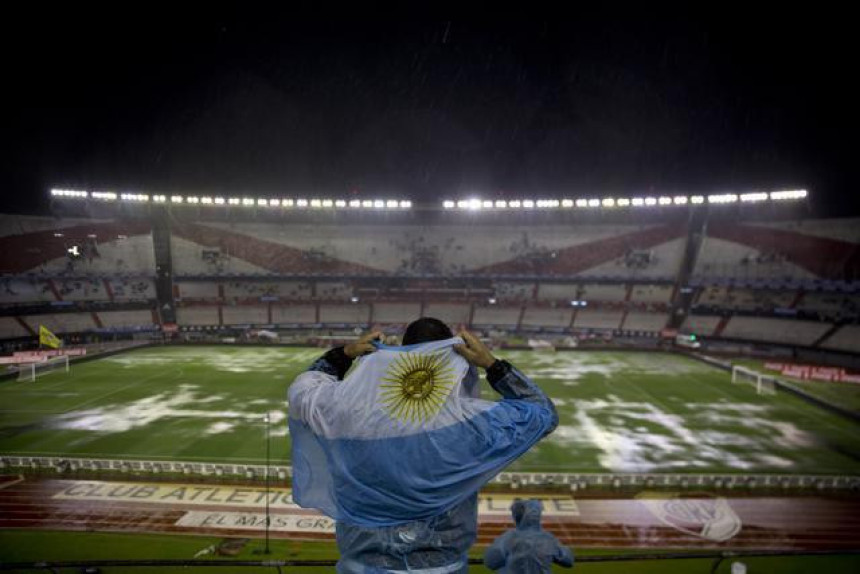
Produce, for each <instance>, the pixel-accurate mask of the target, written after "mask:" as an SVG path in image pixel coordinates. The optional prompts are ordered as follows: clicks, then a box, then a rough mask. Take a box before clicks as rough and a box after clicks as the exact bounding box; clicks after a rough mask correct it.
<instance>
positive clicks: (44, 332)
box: [39, 325, 63, 349]
mask: <svg viewBox="0 0 860 574" xmlns="http://www.w3.org/2000/svg"><path fill="white" fill-rule="evenodd" d="M39 344H40V345H47V346H49V347H51V348H52V349H59V348H60V345H62V344H63V342H62V341H61V340H60V338H59V337H57V336H56V335H54V334H53V333H51V332H50V331H49V330H48V328H47V327H45V326H44V325H39Z"/></svg>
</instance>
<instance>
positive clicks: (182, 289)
mask: <svg viewBox="0 0 860 574" xmlns="http://www.w3.org/2000/svg"><path fill="white" fill-rule="evenodd" d="M175 289H176V293H177V296H178V297H179V298H180V299H217V298H218V283H215V282H214V281H182V282H179V283H177V284H176V285H175Z"/></svg>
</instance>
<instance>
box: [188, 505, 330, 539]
mask: <svg viewBox="0 0 860 574" xmlns="http://www.w3.org/2000/svg"><path fill="white" fill-rule="evenodd" d="M269 518H270V523H269V524H270V526H269V530H271V531H272V532H305V533H307V532H317V533H323V534H334V520H332V519H331V518H326V517H324V516H296V515H292V514H270V515H269ZM175 524H176V526H185V527H188V528H220V529H225V530H265V529H266V515H265V514H264V513H262V512H205V511H200V510H191V511H189V512H186V513H185V514H184V515H183V516H182V517H181V518H180V519H179V520H177V521H176V523H175Z"/></svg>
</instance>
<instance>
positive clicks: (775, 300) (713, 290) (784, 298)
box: [696, 286, 798, 311]
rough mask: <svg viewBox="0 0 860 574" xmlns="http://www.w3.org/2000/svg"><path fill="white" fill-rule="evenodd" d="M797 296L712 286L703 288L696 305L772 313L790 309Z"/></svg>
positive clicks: (763, 290)
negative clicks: (776, 310) (780, 309)
mask: <svg viewBox="0 0 860 574" xmlns="http://www.w3.org/2000/svg"><path fill="white" fill-rule="evenodd" d="M797 296H798V295H797V291H772V290H767V289H745V288H733V287H719V286H714V287H706V288H704V289H703V290H702V291H701V293H700V296H699V299H698V301H697V303H696V304H697V305H702V306H707V307H717V308H722V309H730V310H738V311H772V310H774V309H779V308H788V307H790V306H791V305H792V304H793V302H794V301H795V300H796V299H797Z"/></svg>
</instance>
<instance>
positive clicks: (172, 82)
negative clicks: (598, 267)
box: [0, 5, 860, 215]
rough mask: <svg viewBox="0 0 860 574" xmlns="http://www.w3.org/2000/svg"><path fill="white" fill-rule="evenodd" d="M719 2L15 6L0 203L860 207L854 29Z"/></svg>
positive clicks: (7, 48)
mask: <svg viewBox="0 0 860 574" xmlns="http://www.w3.org/2000/svg"><path fill="white" fill-rule="evenodd" d="M786 7H787V5H784V6H783V7H782V8H781V10H782V9H784V8H786ZM142 8H143V7H142V6H141V9H142ZM717 8H719V9H720V10H722V11H723V12H722V13H720V14H701V15H699V16H696V17H692V16H688V15H684V14H680V13H675V12H664V13H657V12H653V11H651V12H647V13H646V12H641V13H627V12H624V11H622V10H617V11H616V13H615V14H613V15H612V16H611V17H607V15H597V14H577V13H572V14H569V15H567V16H565V17H561V16H547V15H543V14H528V13H524V14H522V15H521V16H520V15H518V16H517V18H510V19H508V20H507V21H502V22H488V21H485V20H481V21H474V20H473V21H468V22H465V21H458V20H450V21H449V20H438V21H423V22H415V21H412V22H397V21H388V20H383V19H373V18H370V17H369V15H368V14H365V15H364V16H363V17H362V18H361V19H347V18H343V19H338V20H323V19H309V18H306V17H304V16H301V17H299V16H295V15H291V16H284V15H274V14H266V13H261V12H258V13H257V14H255V15H254V16H253V17H251V16H248V15H239V14H235V13H230V14H228V13H211V12H206V13H202V12H201V13H197V14H193V15H190V14H186V15H181V14H176V13H172V12H171V13H160V12H156V11H155V10H153V13H147V14H143V13H134V12H128V13H123V14H122V15H118V14H114V15H110V14H106V13H99V14H82V13H78V12H71V13H66V14H61V13H56V12H51V13H50V15H48V14H45V13H32V14H28V15H21V16H20V17H16V18H14V19H10V20H9V21H7V23H6V30H4V34H3V36H4V37H3V39H2V40H0V42H2V44H3V59H4V64H5V65H4V70H3V72H2V73H3V76H4V79H5V81H4V84H5V90H4V91H5V95H6V102H5V104H4V107H5V112H6V113H5V114H4V115H5V116H6V119H5V122H4V123H5V124H6V125H5V127H4V130H3V136H2V139H3V150H2V157H3V159H2V161H3V164H4V167H3V170H2V171H3V173H2V176H3V178H2V179H3V189H4V209H5V210H16V211H33V210H36V209H39V208H40V207H42V208H43V207H44V204H45V194H46V191H47V189H48V188H50V187H52V186H63V187H70V188H78V189H111V190H117V191H125V190H128V191H137V190H140V191H149V192H183V193H207V192H208V193H225V194H249V195H255V196H256V195H259V196H265V195H273V196H283V195H296V194H303V195H320V196H325V195H327V196H332V197H339V196H344V195H349V194H351V193H358V194H360V195H362V196H379V195H382V196H397V197H410V198H412V199H415V200H422V199H423V200H425V201H435V200H437V199H441V198H442V197H443V196H444V197H452V198H456V197H461V196H465V195H473V194H477V195H480V196H484V197H514V196H534V197H538V196H542V197H560V196H562V195H576V194H588V195H597V196H600V195H616V196H625V195H626V196H632V195H636V194H638V193H643V192H646V191H653V192H658V193H659V192H665V193H679V192H681V193H682V192H689V193H692V192H710V191H747V190H756V189H759V188H763V189H780V188H797V187H806V188H808V189H810V190H811V192H812V193H813V202H815V204H816V208H817V209H818V210H819V212H820V213H822V214H834V215H845V214H856V213H860V202H858V199H857V198H855V197H853V195H854V194H853V189H852V186H851V185H849V183H848V180H847V167H848V153H849V151H848V150H849V147H848V146H849V145H850V143H851V142H850V140H849V138H850V137H851V132H852V129H851V128H850V127H849V125H848V122H849V121H850V118H851V116H850V115H849V114H848V113H847V112H848V110H850V109H851V108H852V107H853V103H851V104H850V105H849V102H848V98H849V89H848V85H849V83H850V81H849V80H850V76H851V75H852V74H853V73H854V70H855V69H856V64H855V63H853V62H851V61H850V60H849V58H850V57H851V53H852V51H851V50H849V42H850V41H851V37H852V34H851V33H849V29H848V21H847V20H848V19H847V18H845V17H844V15H843V17H840V16H839V15H838V14H828V15H815V14H810V13H808V12H804V13H780V12H778V11H777V10H770V11H768V12H764V11H763V12H761V13H751V12H749V11H748V10H746V9H744V10H732V9H729V8H725V7H723V6H719V7H718V6H716V5H715V6H713V7H711V9H713V10H716V9H717Z"/></svg>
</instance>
